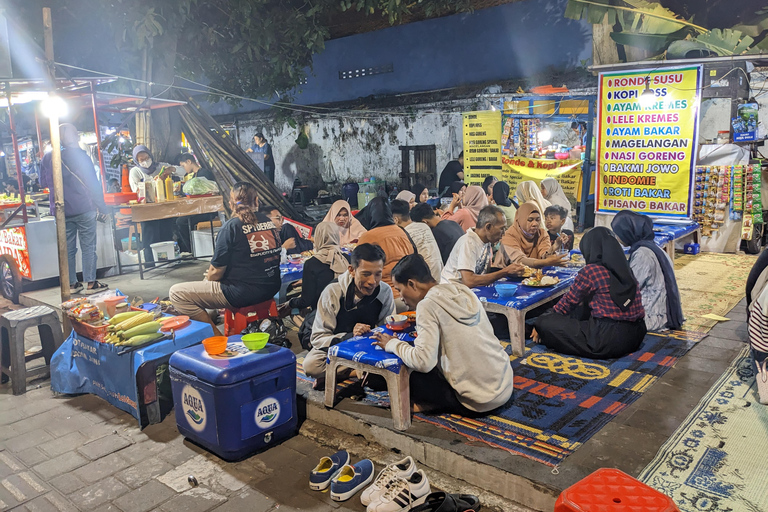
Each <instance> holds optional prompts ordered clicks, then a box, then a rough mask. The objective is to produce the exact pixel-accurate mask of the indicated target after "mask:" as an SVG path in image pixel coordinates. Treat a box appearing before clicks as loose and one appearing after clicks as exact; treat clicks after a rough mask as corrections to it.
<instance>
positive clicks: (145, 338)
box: [117, 332, 164, 347]
mask: <svg viewBox="0 0 768 512" xmlns="http://www.w3.org/2000/svg"><path fill="white" fill-rule="evenodd" d="M163 336H164V335H163V333H160V332H154V333H151V334H139V335H138V336H133V337H132V338H131V339H128V340H125V341H122V342H120V343H117V345H118V346H121V347H138V346H139V345H144V344H145V343H149V342H151V341H155V340H159V339H160V338H162V337H163Z"/></svg>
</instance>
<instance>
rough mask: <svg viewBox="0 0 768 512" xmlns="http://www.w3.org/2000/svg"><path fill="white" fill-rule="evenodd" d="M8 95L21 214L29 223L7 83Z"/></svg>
mask: <svg viewBox="0 0 768 512" xmlns="http://www.w3.org/2000/svg"><path fill="white" fill-rule="evenodd" d="M6 87H7V89H6V97H7V98H8V125H9V127H10V129H11V141H12V142H13V159H14V161H15V162H16V182H17V183H18V184H19V195H20V196H21V206H22V208H21V215H22V217H23V218H24V225H26V224H27V199H26V195H25V190H24V178H22V176H21V158H19V138H18V137H17V136H16V122H15V121H14V118H13V103H12V102H11V85H10V84H6Z"/></svg>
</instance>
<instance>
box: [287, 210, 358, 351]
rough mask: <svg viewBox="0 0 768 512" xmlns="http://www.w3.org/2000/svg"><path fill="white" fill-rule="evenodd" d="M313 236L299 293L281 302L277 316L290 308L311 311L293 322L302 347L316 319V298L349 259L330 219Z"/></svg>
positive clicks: (307, 344) (347, 265) (306, 345)
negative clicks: (297, 329)
mask: <svg viewBox="0 0 768 512" xmlns="http://www.w3.org/2000/svg"><path fill="white" fill-rule="evenodd" d="M314 235H315V236H314V239H315V252H314V255H313V256H312V257H311V258H309V259H308V260H307V261H306V262H304V269H303V270H302V272H301V280H302V283H303V285H302V289H301V296H299V297H295V298H293V299H291V300H289V301H288V302H286V303H284V304H282V305H281V306H280V310H279V314H280V317H285V316H288V314H289V313H290V312H291V310H292V309H298V310H302V309H307V308H309V309H311V310H312V312H310V313H309V314H308V315H307V316H306V317H305V318H303V319H301V320H298V319H296V318H294V323H296V324H297V325H301V327H300V328H299V340H300V341H301V345H302V346H303V347H305V348H307V347H308V346H309V338H310V336H311V335H312V322H314V320H315V314H314V313H313V311H314V310H315V308H316V307H317V301H318V300H320V294H322V293H323V290H325V287H326V286H328V284H330V282H331V281H333V280H334V279H336V278H337V277H339V276H340V275H341V274H343V273H344V272H346V271H347V269H348V268H349V260H348V259H347V257H346V256H345V255H344V253H342V252H341V247H339V226H337V225H336V224H335V223H333V222H321V223H320V224H318V225H317V227H316V228H315V232H314ZM305 338H306V339H305Z"/></svg>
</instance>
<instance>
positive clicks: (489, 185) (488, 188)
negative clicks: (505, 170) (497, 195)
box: [483, 176, 499, 204]
mask: <svg viewBox="0 0 768 512" xmlns="http://www.w3.org/2000/svg"><path fill="white" fill-rule="evenodd" d="M498 181H499V180H498V178H496V176H486V177H485V179H484V180H483V190H485V195H486V196H488V204H491V201H492V200H493V187H494V185H496V183H498Z"/></svg>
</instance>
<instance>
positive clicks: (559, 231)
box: [544, 204, 573, 251]
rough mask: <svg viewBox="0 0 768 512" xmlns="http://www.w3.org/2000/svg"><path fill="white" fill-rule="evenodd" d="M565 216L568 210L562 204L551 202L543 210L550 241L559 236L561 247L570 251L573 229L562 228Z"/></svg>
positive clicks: (553, 241) (571, 248)
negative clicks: (550, 204) (551, 203)
mask: <svg viewBox="0 0 768 512" xmlns="http://www.w3.org/2000/svg"><path fill="white" fill-rule="evenodd" d="M567 218H568V212H567V211H566V210H565V208H563V207H562V206H559V205H556V204H553V205H552V206H547V208H546V209H545V210H544V225H545V226H546V227H547V232H548V233H549V239H550V241H551V242H552V244H554V243H555V240H557V239H558V238H560V240H561V241H562V243H563V249H565V250H568V251H571V250H573V231H571V230H570V229H563V225H565V221H566V219H567Z"/></svg>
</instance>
